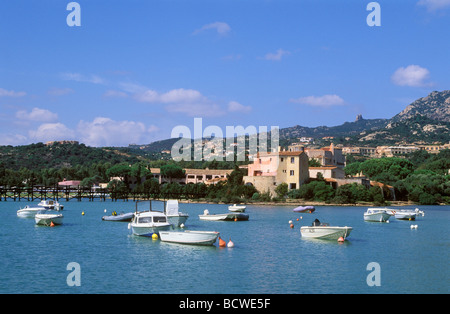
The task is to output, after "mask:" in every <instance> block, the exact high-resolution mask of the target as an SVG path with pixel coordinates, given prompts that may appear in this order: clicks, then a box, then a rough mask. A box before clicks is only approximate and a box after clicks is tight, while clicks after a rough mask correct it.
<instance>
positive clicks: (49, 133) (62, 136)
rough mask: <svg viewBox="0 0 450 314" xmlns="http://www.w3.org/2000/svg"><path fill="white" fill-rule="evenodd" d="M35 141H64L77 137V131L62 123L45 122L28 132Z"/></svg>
mask: <svg viewBox="0 0 450 314" xmlns="http://www.w3.org/2000/svg"><path fill="white" fill-rule="evenodd" d="M28 134H29V137H30V139H31V140H32V141H35V142H47V141H62V140H73V139H75V132H74V131H73V130H71V129H69V128H67V127H66V126H65V125H64V124H62V123H44V124H41V125H40V126H39V127H38V129H37V130H35V131H34V130H31V131H29V132H28Z"/></svg>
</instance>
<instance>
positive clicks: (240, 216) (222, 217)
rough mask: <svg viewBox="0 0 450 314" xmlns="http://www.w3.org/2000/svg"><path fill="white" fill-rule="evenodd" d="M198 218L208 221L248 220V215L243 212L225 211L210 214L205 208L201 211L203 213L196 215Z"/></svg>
mask: <svg viewBox="0 0 450 314" xmlns="http://www.w3.org/2000/svg"><path fill="white" fill-rule="evenodd" d="M198 217H199V218H200V220H209V221H238V220H248V218H249V215H248V214H244V213H226V214H210V213H209V211H208V210H207V209H205V210H204V211H203V215H198Z"/></svg>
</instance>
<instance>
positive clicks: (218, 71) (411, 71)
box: [0, 0, 450, 146]
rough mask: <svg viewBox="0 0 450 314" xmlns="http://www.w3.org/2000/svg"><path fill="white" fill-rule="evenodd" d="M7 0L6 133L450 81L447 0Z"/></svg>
mask: <svg viewBox="0 0 450 314" xmlns="http://www.w3.org/2000/svg"><path fill="white" fill-rule="evenodd" d="M69 2H70V1H64V0H53V1H50V0H40V1H26V0H17V1H5V2H4V3H2V5H1V7H0V42H1V43H2V45H1V49H0V145H24V144H30V143H36V142H45V141H50V140H78V141H80V142H83V143H85V144H87V145H90V146H127V145H128V144H130V143H138V144H147V143H150V142H152V141H155V140H160V139H166V138H170V136H171V131H172V129H173V128H174V127H175V126H177V125H186V126H188V127H189V128H191V129H192V130H193V122H194V118H196V117H197V118H203V128H205V127H206V126H208V125H217V126H219V127H221V128H223V130H224V132H225V126H227V125H228V126H236V125H242V126H244V127H246V126H250V125H254V126H268V127H269V128H270V126H279V127H281V128H283V127H289V126H294V125H302V126H310V127H314V126H319V125H328V126H333V125H339V124H342V123H344V122H346V121H353V120H354V119H355V117H356V115H357V114H362V115H363V116H364V118H367V119H372V118H391V117H392V116H394V115H395V114H397V113H398V112H400V111H401V110H403V109H404V108H405V107H406V106H407V105H408V104H410V103H411V102H412V101H414V100H415V99H417V98H420V97H423V96H426V95H427V94H428V93H429V92H431V91H433V90H439V91H440V90H446V89H449V88H450V76H449V73H450V62H449V61H450V57H449V56H450V41H449V40H448V34H449V33H450V0H410V1H407V0H398V1H377V3H378V4H379V5H380V8H381V26H379V27H378V26H374V27H370V26H368V25H367V22H366V18H367V16H368V14H369V13H370V11H367V10H366V6H367V4H368V3H369V2H370V1H365V0H352V1H350V0H347V1H335V0H315V1H313V0H310V1H302V0H292V1H288V0H273V1H270V0H266V1H264V0H245V1H243V0H239V1H238V0H214V1H212V0H208V1H206V0H205V1H197V0H148V1H144V0H127V1H125V0H120V1H119V0H108V1H106V0H89V1H87V0H79V1H76V2H77V3H78V4H79V5H80V8H81V14H80V20H81V26H79V27H77V26H73V27H69V26H68V25H67V22H66V18H67V16H68V15H69V14H70V13H71V11H68V10H66V6H67V4H68V3H69Z"/></svg>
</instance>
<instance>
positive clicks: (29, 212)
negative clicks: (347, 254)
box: [17, 207, 43, 218]
mask: <svg viewBox="0 0 450 314" xmlns="http://www.w3.org/2000/svg"><path fill="white" fill-rule="evenodd" d="M42 210H43V208H42V207H25V208H23V209H19V210H18V211H17V216H18V217H21V218H34V217H35V216H36V214H37V213H38V212H40V211H42Z"/></svg>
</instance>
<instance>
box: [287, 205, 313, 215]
mask: <svg viewBox="0 0 450 314" xmlns="http://www.w3.org/2000/svg"><path fill="white" fill-rule="evenodd" d="M315 210H316V208H315V207H314V206H299V207H296V208H294V209H293V210H292V211H293V212H296V213H310V214H311V213H312V212H313V211H315Z"/></svg>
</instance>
